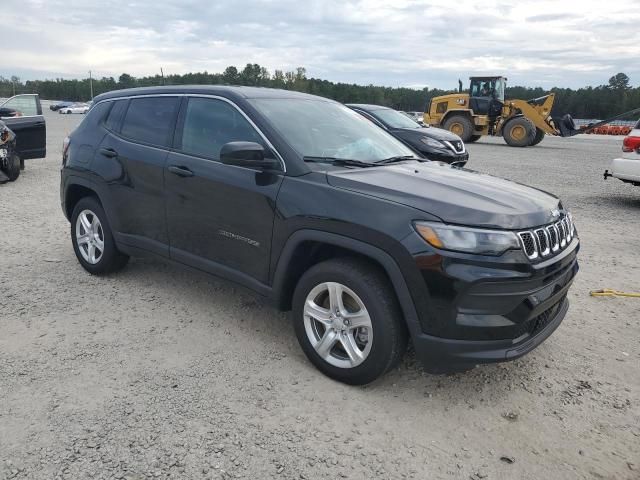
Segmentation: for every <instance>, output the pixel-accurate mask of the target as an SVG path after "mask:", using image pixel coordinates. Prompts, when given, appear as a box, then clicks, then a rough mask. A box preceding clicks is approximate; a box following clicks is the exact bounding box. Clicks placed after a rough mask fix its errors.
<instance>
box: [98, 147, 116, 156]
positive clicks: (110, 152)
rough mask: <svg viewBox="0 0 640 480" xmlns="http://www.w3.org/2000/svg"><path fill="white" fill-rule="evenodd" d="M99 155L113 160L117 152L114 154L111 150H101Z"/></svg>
mask: <svg viewBox="0 0 640 480" xmlns="http://www.w3.org/2000/svg"><path fill="white" fill-rule="evenodd" d="M100 154H101V155H104V156H105V157H109V158H114V157H117V156H118V152H116V151H115V150H114V149H113V148H101V149H100Z"/></svg>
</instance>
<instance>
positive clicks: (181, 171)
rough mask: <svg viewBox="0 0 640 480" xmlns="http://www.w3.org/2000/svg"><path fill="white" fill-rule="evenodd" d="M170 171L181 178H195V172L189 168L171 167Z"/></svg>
mask: <svg viewBox="0 0 640 480" xmlns="http://www.w3.org/2000/svg"><path fill="white" fill-rule="evenodd" d="M169 171H170V172H171V173H173V174H175V175H178V176H179V177H193V172H192V171H191V170H189V169H188V168H187V167H180V166H178V165H169Z"/></svg>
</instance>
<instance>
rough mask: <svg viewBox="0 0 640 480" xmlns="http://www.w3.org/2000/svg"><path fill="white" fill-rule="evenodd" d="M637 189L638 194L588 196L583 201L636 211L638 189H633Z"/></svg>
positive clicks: (639, 196)
mask: <svg viewBox="0 0 640 480" xmlns="http://www.w3.org/2000/svg"><path fill="white" fill-rule="evenodd" d="M634 188H635V189H637V191H638V194H637V195H633V193H631V194H628V195H626V194H620V193H616V194H613V195H612V194H607V195H589V196H585V197H584V200H586V201H588V202H591V203H593V204H597V205H603V206H608V207H616V208H621V207H622V208H628V209H638V208H640V187H634Z"/></svg>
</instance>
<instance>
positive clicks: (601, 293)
mask: <svg viewBox="0 0 640 480" xmlns="http://www.w3.org/2000/svg"><path fill="white" fill-rule="evenodd" d="M589 295H591V296H592V297H635V298H640V293H637V292H619V291H618V290H611V289H610V288H603V289H601V290H592V291H591V292H589Z"/></svg>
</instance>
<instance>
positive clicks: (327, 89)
mask: <svg viewBox="0 0 640 480" xmlns="http://www.w3.org/2000/svg"><path fill="white" fill-rule="evenodd" d="M91 84H92V86H93V94H94V96H95V95H99V94H101V93H104V92H108V91H111V90H117V89H122V88H132V87H145V86H153V85H187V84H207V85H249V86H260V87H271V88H283V89H287V90H296V91H299V92H305V93H311V94H314V95H320V96H322V97H327V98H331V99H334V100H337V101H339V102H343V103H371V104H377V105H385V106H388V107H392V108H395V109H398V110H405V111H424V110H425V108H426V107H427V105H428V104H429V101H430V99H431V98H433V97H436V96H439V95H444V94H446V93H453V92H455V90H454V89H452V90H441V89H431V88H423V89H412V88H403V87H381V86H375V85H356V84H348V83H336V82H331V81H328V80H322V79H318V78H308V77H307V74H306V70H305V69H304V68H302V67H299V68H297V69H296V70H295V71H287V72H284V71H282V70H275V71H274V72H273V74H271V73H270V72H269V71H268V70H267V69H266V68H264V67H261V66H260V65H258V64H247V65H246V66H245V67H244V68H243V69H242V70H240V69H238V68H236V67H233V66H230V67H227V68H226V69H225V70H224V72H222V73H209V72H206V71H205V72H198V73H186V74H184V75H168V76H161V75H154V76H147V77H139V78H136V77H133V76H131V75H129V74H127V73H123V74H122V75H120V77H118V79H117V80H116V79H115V78H113V77H102V78H99V79H93V81H92V82H91V83H90V80H89V79H88V78H85V79H62V78H57V79H54V80H27V81H24V82H23V81H21V79H20V78H18V77H11V78H4V77H2V76H0V97H9V96H11V95H13V94H14V93H38V94H39V95H40V97H41V98H44V99H56V100H70V101H87V100H89V99H90V98H91ZM550 92H555V93H556V102H555V106H554V112H553V113H554V115H560V114H565V113H570V114H571V115H573V116H574V117H576V118H606V117H610V116H613V115H616V114H618V113H621V112H624V111H627V110H631V109H633V108H638V107H640V87H635V88H633V87H631V86H630V83H629V77H628V76H627V75H625V74H624V73H618V74H616V75H614V76H612V77H611V78H610V79H609V82H608V83H607V84H604V85H600V86H597V87H584V88H579V89H575V90H574V89H570V88H552V89H551V90H549V91H547V90H544V89H543V88H541V87H535V88H531V87H520V86H513V87H508V88H507V90H506V97H507V98H521V99H525V100H529V99H533V98H537V97H541V96H543V95H546V94H547V93H550Z"/></svg>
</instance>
